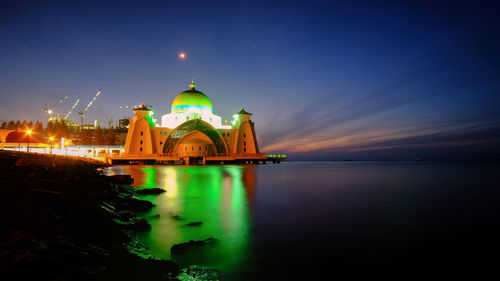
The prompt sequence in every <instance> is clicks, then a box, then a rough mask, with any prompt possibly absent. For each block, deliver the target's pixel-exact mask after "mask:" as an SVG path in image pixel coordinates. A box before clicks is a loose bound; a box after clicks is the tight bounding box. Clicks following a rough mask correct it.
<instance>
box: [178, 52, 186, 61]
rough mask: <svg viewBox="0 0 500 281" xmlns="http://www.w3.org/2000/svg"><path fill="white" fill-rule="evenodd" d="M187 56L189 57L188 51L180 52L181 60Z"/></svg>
mask: <svg viewBox="0 0 500 281" xmlns="http://www.w3.org/2000/svg"><path fill="white" fill-rule="evenodd" d="M186 57H187V55H186V53H184V52H180V53H179V59H180V60H185V59H186Z"/></svg>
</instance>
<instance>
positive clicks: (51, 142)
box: [49, 137, 54, 154]
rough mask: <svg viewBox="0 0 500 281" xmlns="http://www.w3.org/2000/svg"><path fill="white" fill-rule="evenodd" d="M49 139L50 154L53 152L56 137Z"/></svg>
mask: <svg viewBox="0 0 500 281" xmlns="http://www.w3.org/2000/svg"><path fill="white" fill-rule="evenodd" d="M49 140H50V154H52V147H53V143H54V137H50V138H49Z"/></svg>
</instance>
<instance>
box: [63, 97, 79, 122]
mask: <svg viewBox="0 0 500 281" xmlns="http://www.w3.org/2000/svg"><path fill="white" fill-rule="evenodd" d="M78 102H80V99H76V102H75V104H73V106H72V107H71V109H70V110H69V112H68V114H66V116H64V119H68V117H69V115H70V114H71V112H73V110H74V109H75V107H76V105H77V104H78Z"/></svg>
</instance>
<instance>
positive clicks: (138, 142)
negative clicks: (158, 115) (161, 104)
mask: <svg viewBox="0 0 500 281" xmlns="http://www.w3.org/2000/svg"><path fill="white" fill-rule="evenodd" d="M133 111H134V113H135V116H134V117H132V118H130V124H129V128H128V133H127V140H126V141H125V151H124V154H126V155H141V154H142V155H145V154H152V153H153V141H152V138H151V127H154V124H153V121H152V120H151V112H152V111H151V109H149V108H148V107H147V106H146V105H144V103H142V105H141V106H140V107H138V108H134V109H133Z"/></svg>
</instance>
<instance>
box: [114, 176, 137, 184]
mask: <svg viewBox="0 0 500 281" xmlns="http://www.w3.org/2000/svg"><path fill="white" fill-rule="evenodd" d="M108 178H109V180H110V181H112V182H116V183H119V184H131V183H133V182H134V179H133V178H132V177H131V176H130V175H114V176H108Z"/></svg>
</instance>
